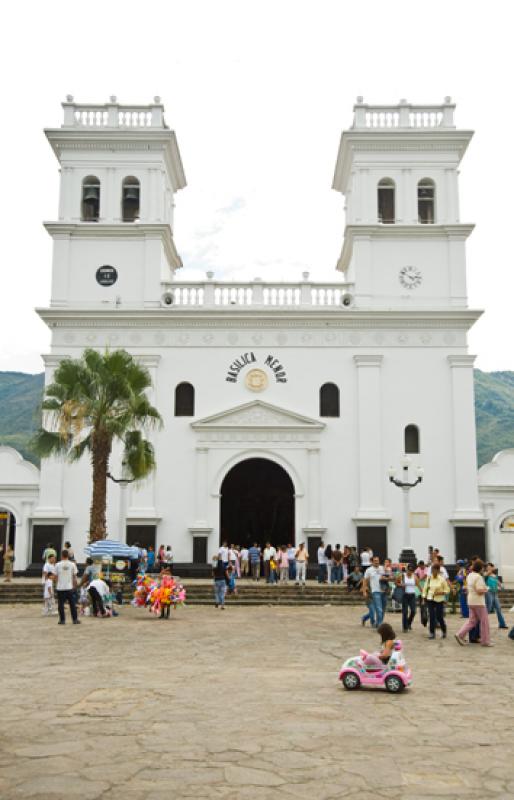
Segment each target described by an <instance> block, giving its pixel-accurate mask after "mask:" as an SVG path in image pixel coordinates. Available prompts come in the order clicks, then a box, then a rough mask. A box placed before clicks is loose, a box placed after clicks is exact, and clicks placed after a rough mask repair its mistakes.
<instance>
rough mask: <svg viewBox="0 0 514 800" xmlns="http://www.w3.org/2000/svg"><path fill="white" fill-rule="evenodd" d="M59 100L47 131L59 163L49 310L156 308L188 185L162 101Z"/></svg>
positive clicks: (172, 262)
mask: <svg viewBox="0 0 514 800" xmlns="http://www.w3.org/2000/svg"><path fill="white" fill-rule="evenodd" d="M62 106H63V109H64V120H63V124H62V126H61V127H60V128H51V129H47V130H45V134H46V137H47V139H48V141H49V142H50V145H51V147H52V149H53V151H54V153H55V155H56V157H57V159H58V161H59V164H60V168H61V169H60V173H61V182H60V200H59V215H58V220H57V221H53V222H46V223H45V227H46V229H47V231H48V233H49V234H50V236H51V237H52V239H53V241H54V249H53V265H52V293H51V306H52V307H53V308H69V307H73V308H88V309H91V308H92V309H94V308H102V309H106V308H108V307H109V305H113V306H120V305H121V306H122V307H124V308H127V309H130V308H143V307H152V306H158V305H159V304H160V297H161V294H162V287H161V283H162V282H163V281H169V280H170V278H171V277H172V276H173V273H174V272H175V270H176V269H178V268H179V267H181V266H182V263H181V260H180V257H179V255H178V253H177V250H176V247H175V243H174V238H173V209H174V196H175V193H176V192H177V191H179V189H182V188H183V187H184V186H185V185H186V179H185V175H184V170H183V167H182V161H181V158H180V152H179V149H178V144H177V140H176V137H175V133H174V132H173V131H171V130H169V128H168V127H167V125H166V123H165V120H164V107H163V106H162V104H161V101H160V98H159V97H154V100H153V103H151V104H150V105H147V106H144V105H141V106H138V105H131V106H125V105H120V104H119V103H118V101H117V99H116V97H111V98H110V100H109V102H108V103H106V104H103V105H91V104H78V103H75V102H74V99H73V97H72V96H71V95H68V97H67V98H66V102H64V103H63V104H62Z"/></svg>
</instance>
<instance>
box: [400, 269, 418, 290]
mask: <svg viewBox="0 0 514 800" xmlns="http://www.w3.org/2000/svg"><path fill="white" fill-rule="evenodd" d="M421 280H422V276H421V271H420V270H419V269H418V268H417V267H402V269H401V270H400V283H401V285H402V286H403V287H404V289H416V287H418V286H419V285H420V283H421Z"/></svg>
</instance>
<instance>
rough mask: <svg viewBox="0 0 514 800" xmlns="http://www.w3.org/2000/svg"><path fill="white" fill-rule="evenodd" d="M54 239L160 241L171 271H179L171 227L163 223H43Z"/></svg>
mask: <svg viewBox="0 0 514 800" xmlns="http://www.w3.org/2000/svg"><path fill="white" fill-rule="evenodd" d="M43 225H44V227H45V229H46V231H47V232H48V233H49V235H50V236H51V237H52V238H54V239H57V238H60V239H63V238H67V237H70V238H76V239H112V238H116V239H119V238H122V239H156V238H157V239H160V240H161V242H162V246H163V248H164V252H165V254H166V258H167V260H168V263H169V265H170V267H171V268H172V269H180V267H181V266H182V260H181V258H180V256H179V254H178V252H177V249H176V247H175V242H174V241H173V233H172V230H171V226H170V225H168V223H165V222H131V223H130V224H129V223H126V222H118V223H116V222H112V223H111V222H64V221H59V222H43Z"/></svg>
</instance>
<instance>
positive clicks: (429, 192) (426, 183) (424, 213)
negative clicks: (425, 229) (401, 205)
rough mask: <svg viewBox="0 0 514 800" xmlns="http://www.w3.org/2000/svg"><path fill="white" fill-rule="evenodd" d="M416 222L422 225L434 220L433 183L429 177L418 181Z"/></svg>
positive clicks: (432, 222) (431, 222)
mask: <svg viewBox="0 0 514 800" xmlns="http://www.w3.org/2000/svg"><path fill="white" fill-rule="evenodd" d="M418 222H421V224H422V225H433V224H434V222H435V183H434V181H433V180H432V179H431V178H423V180H421V181H420V182H419V183H418Z"/></svg>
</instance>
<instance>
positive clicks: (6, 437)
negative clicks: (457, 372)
mask: <svg viewBox="0 0 514 800" xmlns="http://www.w3.org/2000/svg"><path fill="white" fill-rule="evenodd" d="M43 384H44V376H43V374H42V373H41V374H39V375H27V374H25V373H23V372H0V444H8V445H10V446H11V447H15V448H16V450H19V451H20V453H22V455H23V456H24V458H27V459H28V460H29V461H32V462H33V463H34V464H37V463H38V459H37V457H36V456H35V455H34V454H33V453H32V452H31V451H30V447H29V440H30V438H31V436H32V434H33V432H34V430H35V429H36V428H37V427H38V425H39V411H38V409H39V404H40V402H41V395H42V391H43ZM475 413H476V420H477V455H478V464H479V466H481V465H482V464H485V463H486V462H487V461H490V460H491V458H492V457H493V456H494V454H495V453H497V452H498V450H504V449H505V448H506V447H514V372H481V371H480V370H475Z"/></svg>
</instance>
